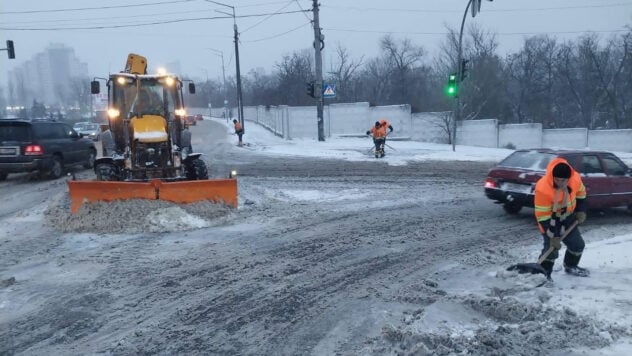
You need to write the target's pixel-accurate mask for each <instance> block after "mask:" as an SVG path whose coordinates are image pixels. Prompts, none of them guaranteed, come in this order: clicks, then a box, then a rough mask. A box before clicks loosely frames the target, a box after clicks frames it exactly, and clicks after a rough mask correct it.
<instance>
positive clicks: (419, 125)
mask: <svg viewBox="0 0 632 356" xmlns="http://www.w3.org/2000/svg"><path fill="white" fill-rule="evenodd" d="M451 116H452V112H451V111H444V112H422V113H414V114H412V115H411V128H410V131H409V132H408V134H409V136H410V138H411V139H412V140H415V141H422V142H433V143H449V142H450V138H449V137H448V132H447V131H446V128H445V125H446V120H449V119H450V117H451Z"/></svg>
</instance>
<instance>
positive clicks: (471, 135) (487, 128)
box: [456, 119, 498, 147]
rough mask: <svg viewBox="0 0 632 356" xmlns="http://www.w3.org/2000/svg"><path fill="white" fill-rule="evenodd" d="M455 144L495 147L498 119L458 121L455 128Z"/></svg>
mask: <svg viewBox="0 0 632 356" xmlns="http://www.w3.org/2000/svg"><path fill="white" fill-rule="evenodd" d="M456 143H457V145H465V146H479V147H496V146H497V144H498V120H496V119H489V120H467V121H460V122H459V123H458V124H457V128H456Z"/></svg>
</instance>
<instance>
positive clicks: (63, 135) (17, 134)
mask: <svg viewBox="0 0 632 356" xmlns="http://www.w3.org/2000/svg"><path fill="white" fill-rule="evenodd" d="M95 157H96V149H95V147H94V143H93V141H92V140H90V139H87V138H83V137H81V135H79V134H78V133H77V132H76V131H75V130H73V129H72V127H71V126H70V125H67V124H65V123H62V122H54V121H25V120H0V180H5V179H6V178H7V175H8V174H9V173H21V172H32V171H38V172H39V174H40V176H42V177H46V176H48V177H51V178H59V177H61V175H62V174H63V173H64V166H70V165H75V164H82V165H83V166H84V167H85V168H92V167H93V165H94V159H95Z"/></svg>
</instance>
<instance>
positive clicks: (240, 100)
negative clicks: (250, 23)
mask: <svg viewBox="0 0 632 356" xmlns="http://www.w3.org/2000/svg"><path fill="white" fill-rule="evenodd" d="M205 1H206V2H210V3H213V4H217V5H221V6H225V7H228V8H230V9H232V10H233V13H232V14H229V13H226V12H222V11H219V10H215V11H217V12H219V13H222V14H226V15H229V16H232V17H233V30H234V41H235V71H236V76H237V117H238V119H239V122H240V123H241V127H242V130H243V131H244V132H245V131H246V127H245V125H244V103H243V98H242V94H241V74H240V72H239V32H238V31H237V21H236V20H235V7H234V6H230V5H226V4H223V3H221V2H217V1H213V0H205Z"/></svg>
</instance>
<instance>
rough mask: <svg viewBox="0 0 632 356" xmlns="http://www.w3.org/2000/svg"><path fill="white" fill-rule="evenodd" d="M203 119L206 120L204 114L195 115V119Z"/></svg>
mask: <svg viewBox="0 0 632 356" xmlns="http://www.w3.org/2000/svg"><path fill="white" fill-rule="evenodd" d="M202 120H204V117H203V116H202V114H196V115H195V121H202Z"/></svg>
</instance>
